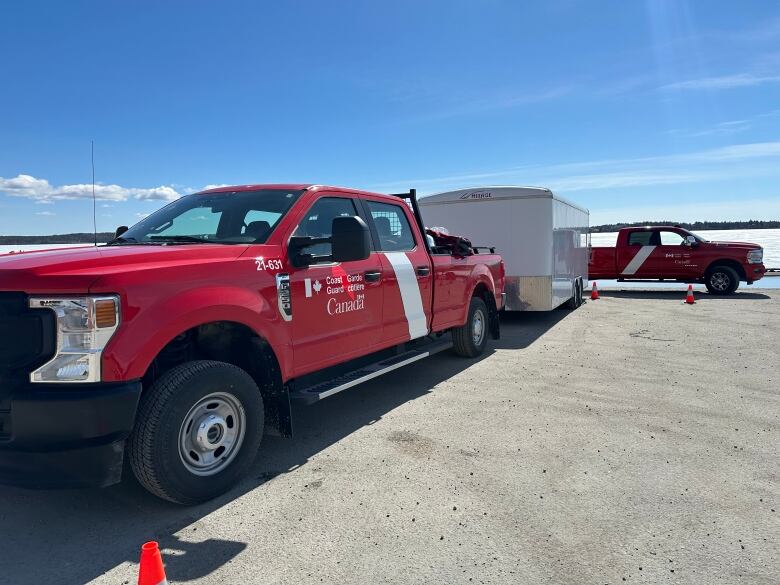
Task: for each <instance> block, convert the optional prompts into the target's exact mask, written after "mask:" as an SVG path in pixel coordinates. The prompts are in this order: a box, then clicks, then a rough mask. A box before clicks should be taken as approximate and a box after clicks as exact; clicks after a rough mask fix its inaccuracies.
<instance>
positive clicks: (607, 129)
mask: <svg viewBox="0 0 780 585" xmlns="http://www.w3.org/2000/svg"><path fill="white" fill-rule="evenodd" d="M0 21H2V22H3V34H2V35H0V64H1V65H2V79H3V83H2V85H0V234H4V235H5V234H45V233H63V232H71V231H81V230H85V231H87V230H89V229H91V222H92V209H91V202H90V199H89V197H90V194H91V188H90V185H89V182H90V180H91V170H90V140H94V141H95V145H96V156H95V159H96V166H97V181H98V188H97V191H98V195H99V198H100V199H99V201H98V228H99V229H101V230H108V229H113V228H114V227H115V226H116V225H119V224H125V223H134V222H135V221H137V219H138V218H139V217H141V216H143V215H144V214H146V213H149V212H151V211H153V210H155V209H157V208H159V207H160V206H161V205H163V204H164V203H165V202H166V201H168V200H170V199H171V198H175V197H177V196H179V195H181V194H184V193H187V192H191V191H193V190H197V189H200V188H202V187H204V186H206V185H214V184H225V183H228V184H237V183H259V182H299V181H300V182H314V183H327V184H340V185H346V186H350V187H358V188H365V189H370V190H376V191H396V190H406V189H408V188H409V187H416V188H417V189H418V190H419V191H420V192H422V193H434V192H437V191H441V190H448V189H452V188H461V187H470V186H479V185H491V184H492V185H496V184H520V185H526V184H530V185H543V186H549V187H552V188H553V189H555V190H556V191H558V192H559V193H560V194H562V195H564V196H565V197H568V198H570V199H572V200H574V201H576V202H578V203H580V204H582V205H584V206H586V207H588V208H590V210H591V223H593V224H597V223H602V222H608V221H618V220H642V219H653V218H655V219H664V218H669V219H679V220H695V219H747V218H758V219H778V218H780V187H778V185H779V184H780V3H778V2H776V1H775V0H767V1H745V2H733V1H714V0H713V1H708V2H703V1H702V2H687V1H685V0H646V1H644V2H642V1H639V0H637V1H635V2H625V1H624V0H621V1H606V0H605V1H601V2H586V1H584V0H583V1H579V2H575V1H571V0H559V1H550V2H537V3H530V2H517V1H512V0H507V1H505V2H502V1H494V0H481V1H480V2H466V1H453V0H449V1H446V2H419V1H415V2H411V1H409V2H407V1H405V0H399V1H395V2H383V3H380V2H374V1H365V2H359V1H355V2H340V1H338V0H331V1H329V2H321V1H318V2H303V1H301V2H278V3H259V2H229V1H225V2H220V3H215V2H205V1H188V2H175V1H172V0H166V2H155V3H151V2H150V3H144V2H133V3H120V2H98V1H97V0H95V1H94V2H77V1H70V2H55V1H50V2H24V3H22V2H16V3H11V2H4V3H2V5H0Z"/></svg>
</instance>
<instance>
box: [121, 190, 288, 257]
mask: <svg viewBox="0 0 780 585" xmlns="http://www.w3.org/2000/svg"><path fill="white" fill-rule="evenodd" d="M301 193H303V191H300V190H294V191H289V190H282V189H263V190H259V191H225V192H220V193H194V194H192V195H186V196H184V197H182V198H181V199H177V200H176V201H174V202H173V203H171V204H169V205H166V206H165V207H163V208H162V209H160V210H159V211H156V212H155V213H153V214H151V215H150V216H149V217H147V218H145V219H143V220H141V221H140V222H138V223H137V224H135V225H134V226H133V227H131V228H130V229H129V230H127V231H126V232H125V233H124V234H122V235H121V236H120V237H118V238H117V239H115V240H114V241H113V242H110V244H112V245H118V244H198V243H208V244H262V243H263V242H265V241H266V240H267V239H268V236H270V235H271V232H272V231H273V228H274V226H275V225H276V224H277V223H278V222H279V220H280V219H281V218H282V217H283V216H284V214H285V213H287V211H288V210H289V209H290V207H291V206H292V204H293V203H295V201H296V200H297V199H298V197H300V195H301Z"/></svg>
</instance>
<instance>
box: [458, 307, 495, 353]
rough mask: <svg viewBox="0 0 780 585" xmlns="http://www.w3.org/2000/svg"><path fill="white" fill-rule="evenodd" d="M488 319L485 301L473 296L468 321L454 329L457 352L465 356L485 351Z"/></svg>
mask: <svg viewBox="0 0 780 585" xmlns="http://www.w3.org/2000/svg"><path fill="white" fill-rule="evenodd" d="M488 319H489V318H488V308H487V305H486V304H485V301H483V300H482V299H480V298H479V297H472V298H471V303H469V316H468V318H467V319H466V323H465V324H464V325H462V326H460V327H457V328H456V329H453V330H452V341H453V349H454V350H455V353H457V354H458V355H462V356H464V357H476V356H478V355H480V354H481V353H482V352H483V351H485V346H486V345H487V339H488V333H489V320H488Z"/></svg>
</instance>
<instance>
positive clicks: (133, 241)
mask: <svg viewBox="0 0 780 585" xmlns="http://www.w3.org/2000/svg"><path fill="white" fill-rule="evenodd" d="M142 243H143V242H139V241H138V240H136V239H135V238H131V237H127V238H125V237H122V236H119V237H118V238H114V239H113V240H111V241H109V242H108V243H107V244H106V246H121V245H122V244H142Z"/></svg>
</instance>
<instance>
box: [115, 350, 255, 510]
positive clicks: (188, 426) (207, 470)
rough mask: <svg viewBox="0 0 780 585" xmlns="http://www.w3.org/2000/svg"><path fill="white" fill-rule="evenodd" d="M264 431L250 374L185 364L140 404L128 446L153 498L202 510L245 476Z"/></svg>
mask: <svg viewBox="0 0 780 585" xmlns="http://www.w3.org/2000/svg"><path fill="white" fill-rule="evenodd" d="M263 423H264V414H263V398H262V396H261V394H260V390H259V389H258V387H257V384H255V382H254V380H253V379H252V377H251V376H250V375H249V374H247V373H246V372H245V371H244V370H242V369H241V368H238V367H236V366H234V365H231V364H227V363H224V362H214V361H193V362H187V363H184V364H181V365H179V366H177V367H175V368H173V369H171V370H169V371H168V372H166V373H165V374H163V375H162V376H161V377H160V379H159V380H157V381H156V382H155V383H154V385H153V386H152V387H151V388H149V389H148V390H147V391H146V392H145V393H144V394H143V395H142V396H141V403H140V405H139V407H138V415H137V418H136V427H135V429H133V432H132V434H131V435H130V439H129V440H128V454H129V459H130V465H131V467H132V469H133V473H134V475H135V476H136V477H137V478H138V481H139V482H140V483H141V484H142V485H143V486H144V487H145V488H146V489H147V490H149V491H150V492H152V493H153V494H155V495H156V496H159V497H161V498H163V499H166V500H170V501H171V502H175V503H177V504H186V505H191V504H197V503H199V502H204V501H206V500H210V499H211V498H214V497H216V496H218V495H220V494H222V493H224V492H226V491H228V490H229V489H230V488H231V487H233V486H234V485H235V484H236V482H237V481H238V480H239V479H240V477H241V476H242V475H243V474H244V473H245V472H246V471H247V469H248V468H249V466H250V465H251V464H252V462H253V461H254V458H255V455H256V453H257V449H258V447H259V446H260V441H261V440H262V438H263Z"/></svg>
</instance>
